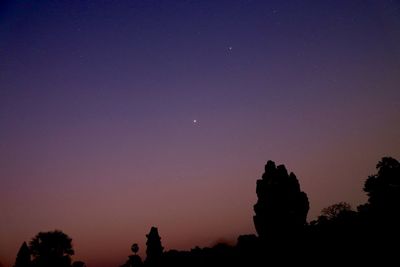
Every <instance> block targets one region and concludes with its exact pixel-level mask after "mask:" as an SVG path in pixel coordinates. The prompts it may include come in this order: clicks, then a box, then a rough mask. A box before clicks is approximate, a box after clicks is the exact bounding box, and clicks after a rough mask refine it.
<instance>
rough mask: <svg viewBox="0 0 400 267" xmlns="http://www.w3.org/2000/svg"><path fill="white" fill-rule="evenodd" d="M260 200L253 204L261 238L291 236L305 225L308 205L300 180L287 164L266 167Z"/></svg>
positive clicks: (260, 182) (258, 195)
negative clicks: (286, 166) (278, 235)
mask: <svg viewBox="0 0 400 267" xmlns="http://www.w3.org/2000/svg"><path fill="white" fill-rule="evenodd" d="M256 193H257V197H258V201H257V203H256V204H255V205H254V211H255V213H256V215H255V216H254V225H255V228H256V231H257V233H258V235H259V237H260V238H261V239H266V238H268V236H270V237H271V236H273V235H277V234H290V233H293V232H295V231H298V230H300V229H302V228H303V227H304V225H305V224H306V218H307V213H308V210H309V203H308V198H307V195H306V194H305V193H304V192H302V191H301V190H300V185H299V181H298V180H297V178H296V176H295V175H294V174H293V173H292V172H291V173H290V174H288V172H287V170H286V168H285V166H284V165H279V166H278V167H276V166H275V163H274V162H273V161H271V160H270V161H268V162H267V164H266V165H265V173H264V174H263V175H262V179H260V180H257V189H256Z"/></svg>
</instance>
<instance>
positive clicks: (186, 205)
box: [0, 0, 400, 267]
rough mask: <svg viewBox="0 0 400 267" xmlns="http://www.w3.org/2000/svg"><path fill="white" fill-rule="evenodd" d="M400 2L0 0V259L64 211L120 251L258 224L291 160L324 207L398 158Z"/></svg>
mask: <svg viewBox="0 0 400 267" xmlns="http://www.w3.org/2000/svg"><path fill="white" fill-rule="evenodd" d="M399 44H400V2H399V1H386V0H376V1H372V0H366V1H361V0H360V1H349V0H345V1H337V0H335V1H333V0H331V1H300V0H298V1H295V0H293V1H278V0H277V1H251V0H248V1H232V0H229V1H154V0H146V1H139V0H137V1H133V0H132V1H117V0H114V1H27V0H25V1H22V0H21V1H1V4H0V262H2V263H3V265H4V266H5V267H11V266H12V264H13V263H14V260H15V257H16V254H17V251H18V249H19V247H20V245H21V244H22V242H23V241H29V240H30V239H31V238H32V237H34V236H35V235H36V234H37V233H38V232H39V231H50V230H54V229H60V230H62V231H64V232H65V233H67V234H68V235H69V236H70V237H71V238H72V239H73V244H74V248H75V251H76V255H75V256H74V259H75V260H83V261H85V262H86V263H87V264H88V266H89V267H110V266H118V265H120V264H122V263H123V262H125V260H126V259H127V256H128V255H129V254H130V246H131V244H132V243H134V242H137V243H139V246H140V254H141V255H142V256H143V255H144V252H145V241H146V237H145V234H147V233H148V231H149V230H150V227H151V226H153V225H154V226H157V227H158V228H159V232H160V235H161V237H162V242H163V245H164V247H165V248H166V249H189V248H191V247H194V246H196V245H199V246H209V245H212V244H214V243H215V242H217V241H221V240H225V241H227V242H235V240H236V238H237V236H238V235H240V234H249V233H255V229H254V225H253V220H252V216H253V214H254V212H253V205H254V204H255V203H256V200H257V199H256V193H255V188H256V180H257V179H259V178H260V176H261V175H262V173H263V168H264V164H265V163H266V162H267V160H269V159H271V160H274V161H275V162H276V163H277V164H285V165H286V167H287V168H288V170H289V171H293V172H294V173H295V174H296V175H297V177H298V179H299V181H300V184H301V188H302V190H303V191H305V192H306V193H307V194H308V197H309V200H310V205H311V208H310V212H309V215H308V219H309V220H312V219H315V218H316V216H318V214H319V213H320V210H321V209H322V208H324V207H326V206H328V205H331V204H334V203H337V202H339V201H347V202H349V203H350V204H352V206H353V207H354V208H356V207H357V205H358V204H361V203H363V202H365V201H366V196H365V193H364V192H363V191H362V187H363V183H364V181H365V179H366V178H367V177H368V175H371V174H374V173H375V165H376V163H377V162H378V161H379V160H380V158H381V157H383V156H385V155H388V156H392V157H395V158H397V159H399V158H400V141H399V137H400V126H399V122H400V90H399V85H400V45H399Z"/></svg>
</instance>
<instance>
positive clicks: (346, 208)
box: [321, 202, 352, 220]
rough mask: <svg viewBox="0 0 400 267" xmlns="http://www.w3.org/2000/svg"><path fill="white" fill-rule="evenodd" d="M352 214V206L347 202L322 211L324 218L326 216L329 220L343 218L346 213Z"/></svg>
mask: <svg viewBox="0 0 400 267" xmlns="http://www.w3.org/2000/svg"><path fill="white" fill-rule="evenodd" d="M349 212H352V209H351V206H350V204H349V203H347V202H339V203H336V204H333V205H331V206H329V207H326V208H324V209H322V211H321V213H322V216H325V217H326V218H327V219H328V220H333V219H336V218H338V217H340V216H343V215H344V214H346V213H349Z"/></svg>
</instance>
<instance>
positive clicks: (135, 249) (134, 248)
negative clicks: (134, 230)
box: [131, 243, 139, 255]
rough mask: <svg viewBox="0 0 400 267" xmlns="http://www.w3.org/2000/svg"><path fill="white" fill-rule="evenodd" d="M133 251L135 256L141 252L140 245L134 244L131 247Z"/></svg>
mask: <svg viewBox="0 0 400 267" xmlns="http://www.w3.org/2000/svg"><path fill="white" fill-rule="evenodd" d="M131 250H132V252H133V254H135V255H136V254H137V253H138V251H139V245H138V244H136V243H134V244H133V245H132V246H131Z"/></svg>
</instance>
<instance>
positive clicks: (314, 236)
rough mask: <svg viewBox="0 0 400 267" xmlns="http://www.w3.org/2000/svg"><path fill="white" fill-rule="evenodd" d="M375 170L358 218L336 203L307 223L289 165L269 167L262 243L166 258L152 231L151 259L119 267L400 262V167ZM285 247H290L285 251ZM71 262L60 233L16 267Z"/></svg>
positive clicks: (389, 164) (32, 247)
mask: <svg viewBox="0 0 400 267" xmlns="http://www.w3.org/2000/svg"><path fill="white" fill-rule="evenodd" d="M376 169H377V173H376V174H375V175H371V176H369V177H368V178H367V179H366V181H365V183H364V188H363V190H364V191H365V192H366V193H367V195H368V201H367V203H365V204H362V205H359V206H358V207H357V211H355V210H353V209H352V207H351V205H350V204H348V203H346V202H338V203H335V204H332V205H330V206H328V207H326V208H324V209H322V210H321V215H320V216H319V217H318V218H317V219H316V220H313V221H311V222H309V223H307V221H306V216H307V212H308V210H309V202H308V198H307V194H306V193H304V192H302V191H301V189H300V184H299V182H298V180H297V177H296V176H295V175H294V173H290V174H288V172H287V170H286V167H285V166H284V165H279V166H276V165H275V162H273V161H268V162H267V164H266V165H265V173H264V174H263V175H262V179H259V180H257V183H256V194H257V197H258V200H257V203H256V204H255V205H254V212H255V215H254V225H255V228H256V231H257V233H258V236H256V235H241V236H239V237H238V242H237V244H236V245H234V246H229V245H226V244H217V245H215V246H214V247H211V248H202V249H201V248H198V247H196V248H194V249H192V250H190V251H176V250H169V251H164V247H163V246H162V243H161V237H160V235H159V232H158V229H157V227H154V226H153V227H151V229H150V232H149V233H148V234H147V235H146V237H147V242H146V247H147V248H146V259H145V260H144V261H142V259H141V257H140V256H139V255H137V253H138V251H139V246H138V245H137V244H136V243H133V244H132V246H131V251H132V253H133V254H132V255H129V256H128V260H127V261H126V263H125V264H123V265H122V266H121V267H136V266H151V267H153V266H171V264H172V265H175V266H204V265H206V266H207V265H210V264H213V263H218V264H220V265H225V264H227V263H231V264H234V263H242V264H244V265H248V264H249V265H250V266H258V263H263V264H265V263H271V262H274V260H278V259H280V260H282V257H284V256H285V255H286V254H285V253H291V254H292V255H295V256H296V259H297V260H298V261H305V260H306V259H305V258H304V255H306V254H304V252H305V250H307V249H308V250H309V249H311V250H312V251H315V252H316V253H319V254H320V255H322V256H326V257H328V256H329V254H330V253H332V252H339V251H343V250H344V251H351V250H352V247H354V246H356V247H360V248H362V249H363V250H364V251H365V252H368V253H367V254H366V255H365V256H361V254H347V253H346V254H343V255H347V256H348V257H350V258H351V259H354V260H356V259H358V258H357V257H360V259H362V260H364V261H365V262H368V261H369V260H371V259H376V258H378V257H379V256H383V255H385V257H386V258H390V259H393V260H395V258H394V255H397V254H396V253H397V252H396V251H397V250H396V248H397V247H396V246H393V247H391V246H389V245H388V244H389V243H384V240H385V238H387V237H390V238H391V239H392V240H393V241H398V239H399V238H400V230H399V226H398V225H399V223H400V163H399V162H398V161H397V160H396V159H394V158H391V157H384V158H382V159H381V160H380V161H379V162H378V164H377V165H376ZM280 240H284V241H285V242H282V243H281V244H279V241H280ZM382 242H383V244H382ZM375 243H376V244H375ZM336 244H340V246H339V247H338V246H336ZM378 244H380V245H378ZM282 245H283V246H282ZM73 255H74V249H73V246H72V239H71V238H70V237H69V236H68V235H67V234H65V233H63V232H62V231H59V230H54V231H49V232H40V233H38V234H37V235H36V236H35V237H33V238H32V240H31V241H30V242H29V246H28V244H27V243H26V242H23V243H22V245H21V248H20V249H19V251H18V253H17V256H16V260H15V265H14V267H55V266H56V267H86V264H85V263H84V262H82V261H74V262H73V261H72V256H73ZM363 255H364V254H363ZM360 259H358V260H360ZM284 260H286V261H288V262H289V261H292V260H293V259H292V258H285V259H284ZM308 260H309V259H308Z"/></svg>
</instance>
